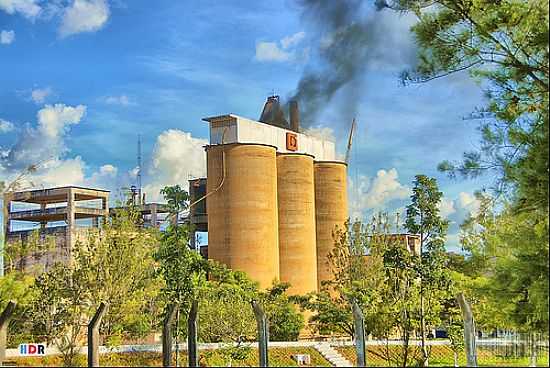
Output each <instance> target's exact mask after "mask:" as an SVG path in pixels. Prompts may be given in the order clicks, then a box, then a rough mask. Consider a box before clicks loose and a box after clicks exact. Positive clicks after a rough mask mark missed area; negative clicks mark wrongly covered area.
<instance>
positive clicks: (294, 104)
mask: <svg viewBox="0 0 550 368" xmlns="http://www.w3.org/2000/svg"><path fill="white" fill-rule="evenodd" d="M289 106H290V129H291V130H293V131H295V132H299V131H300V110H298V101H295V100H293V101H290V103H289Z"/></svg>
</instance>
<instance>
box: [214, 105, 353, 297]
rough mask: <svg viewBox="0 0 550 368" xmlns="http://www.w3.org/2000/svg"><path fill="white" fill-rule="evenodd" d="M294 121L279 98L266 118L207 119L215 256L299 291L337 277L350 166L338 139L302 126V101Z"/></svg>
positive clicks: (268, 108) (292, 111) (268, 281)
mask: <svg viewBox="0 0 550 368" xmlns="http://www.w3.org/2000/svg"><path fill="white" fill-rule="evenodd" d="M289 115H290V122H289V123H287V121H286V119H285V117H284V113H282V109H281V107H280V106H279V100H278V98H277V97H276V96H273V97H270V98H268V101H267V102H266V105H265V107H264V110H263V112H262V116H261V117H260V119H259V121H253V120H249V119H246V118H243V117H240V116H237V115H233V114H229V115H222V116H216V117H210V118H205V119H204V120H205V121H207V122H208V123H209V124H210V144H209V145H208V146H206V154H207V180H206V183H207V184H206V185H207V189H206V193H207V197H206V212H207V219H208V226H207V227H208V258H210V259H214V260H217V261H219V262H221V263H224V264H226V265H227V266H228V267H230V268H232V269H235V270H241V271H245V272H246V273H248V275H249V276H250V277H251V278H252V279H254V280H256V281H258V282H259V283H260V286H261V287H263V288H265V287H269V286H270V285H271V284H272V282H273V280H275V279H278V280H281V281H284V282H289V283H290V284H291V285H292V286H291V289H290V290H289V291H290V293H292V294H303V293H307V292H310V291H315V290H317V289H318V287H319V285H320V282H321V281H322V280H326V279H328V278H330V276H331V272H330V269H329V265H328V258H327V255H328V253H329V252H330V250H331V249H332V247H333V245H334V240H333V237H332V233H333V231H334V229H335V228H336V227H337V226H343V224H344V222H345V221H346V219H347V217H348V205H347V180H346V178H347V175H346V164H345V163H344V162H342V161H338V160H336V157H335V145H334V142H332V141H330V140H327V139H323V138H319V137H315V136H312V135H308V134H307V133H304V132H301V131H300V127H299V114H298V108H297V105H296V104H291V109H290V114H289Z"/></svg>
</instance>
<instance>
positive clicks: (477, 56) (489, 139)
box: [379, 0, 549, 209]
mask: <svg viewBox="0 0 550 368" xmlns="http://www.w3.org/2000/svg"><path fill="white" fill-rule="evenodd" d="M379 3H384V2H379ZM385 5H386V6H389V7H392V8H394V9H398V10H400V11H408V12H414V13H415V14H416V15H417V16H418V19H419V21H418V23H417V24H416V25H414V26H413V28H412V31H413V33H414V34H415V36H416V40H417V44H418V46H419V62H418V65H417V66H416V68H415V69H413V70H409V71H406V72H404V73H403V76H402V80H403V81H404V82H405V83H408V82H427V81H430V80H432V79H434V78H440V77H444V76H447V75H449V74H453V73H456V72H459V71H462V70H468V71H469V72H470V74H471V75H472V76H473V77H474V78H476V79H477V80H478V81H480V83H481V84H482V86H483V88H484V89H485V91H486V95H487V98H488V101H489V102H488V105H487V106H485V107H483V108H481V109H480V110H479V111H476V112H474V113H473V114H472V117H474V118H479V119H480V121H481V124H480V132H481V146H480V149H479V150H477V151H472V152H466V153H464V160H463V162H461V163H456V162H449V161H445V162H443V163H442V164H441V165H440V169H441V170H444V171H448V172H449V173H450V174H451V175H455V174H457V173H458V174H461V175H463V176H467V177H475V176H478V175H480V174H482V173H484V172H486V171H487V170H492V171H493V173H494V176H495V178H496V179H497V183H496V184H497V185H496V189H497V190H499V191H502V190H503V189H504V188H505V187H506V184H509V186H508V187H511V189H512V190H513V191H515V190H516V189H518V191H517V192H515V193H514V195H515V196H516V197H517V198H518V200H519V202H518V203H517V205H518V206H519V207H521V208H523V209H531V208H547V207H548V92H549V89H548V83H549V79H548V78H549V74H548V70H549V69H548V61H549V48H548V41H549V36H548V20H549V19H548V18H549V17H548V1H547V0H542V1H531V0H529V1H525V0H504V1H492V0H435V1H432V0H430V1H426V0H395V1H388V2H385Z"/></svg>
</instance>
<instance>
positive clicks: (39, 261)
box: [3, 186, 168, 272]
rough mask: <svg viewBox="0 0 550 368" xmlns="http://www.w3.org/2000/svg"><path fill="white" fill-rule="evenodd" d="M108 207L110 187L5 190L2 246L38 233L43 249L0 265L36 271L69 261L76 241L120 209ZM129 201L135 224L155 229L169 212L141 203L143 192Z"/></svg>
mask: <svg viewBox="0 0 550 368" xmlns="http://www.w3.org/2000/svg"><path fill="white" fill-rule="evenodd" d="M108 206H109V191H107V190H103V189H95V188H84V187H77V186H68V187H57V188H47V189H35V190H25V191H19V192H13V193H6V194H5V195H4V212H3V213H4V239H5V240H6V242H5V243H6V246H7V247H9V245H10V244H12V245H13V244H17V243H19V244H25V243H28V242H29V240H30V238H31V237H32V236H38V237H39V239H38V240H39V243H40V244H41V245H42V248H41V250H40V251H34V252H30V254H27V255H25V256H23V257H20V256H17V257H14V258H15V259H4V267H5V268H7V269H8V268H11V267H15V268H17V269H20V270H25V271H32V272H40V271H42V270H47V269H48V268H49V267H50V266H52V265H53V264H54V263H56V262H68V261H69V260H70V259H71V253H72V250H73V249H74V246H75V245H76V243H77V241H79V240H83V239H84V238H85V236H86V235H87V234H88V231H89V230H90V229H94V228H100V227H101V223H102V221H104V219H105V218H106V217H108V216H109V215H112V214H113V213H114V212H115V211H116V210H117V209H119V208H121V207H112V208H109V207H108ZM133 206H134V208H135V210H136V211H139V212H140V214H141V223H140V225H141V226H144V227H157V228H158V227H159V226H160V224H161V223H162V222H163V221H164V220H165V219H166V215H167V214H168V206H167V205H166V204H163V203H145V202H144V198H143V197H140V198H139V200H136V203H133ZM44 245H48V246H47V247H45V246H44ZM49 245H51V246H49ZM6 254H9V252H7V253H6Z"/></svg>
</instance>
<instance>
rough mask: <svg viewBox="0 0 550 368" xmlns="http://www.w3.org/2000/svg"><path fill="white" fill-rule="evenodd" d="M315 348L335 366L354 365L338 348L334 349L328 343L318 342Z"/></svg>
mask: <svg viewBox="0 0 550 368" xmlns="http://www.w3.org/2000/svg"><path fill="white" fill-rule="evenodd" d="M314 347H315V350H317V351H318V352H319V353H320V354H321V355H322V356H323V357H324V358H325V359H326V360H328V361H329V363H330V364H332V365H333V366H335V367H353V364H351V362H350V361H349V360H347V359H346V358H344V357H343V356H342V355H340V353H339V352H338V351H336V349H334V348H333V347H332V346H330V344H328V343H319V344H316V345H315V346H314Z"/></svg>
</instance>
